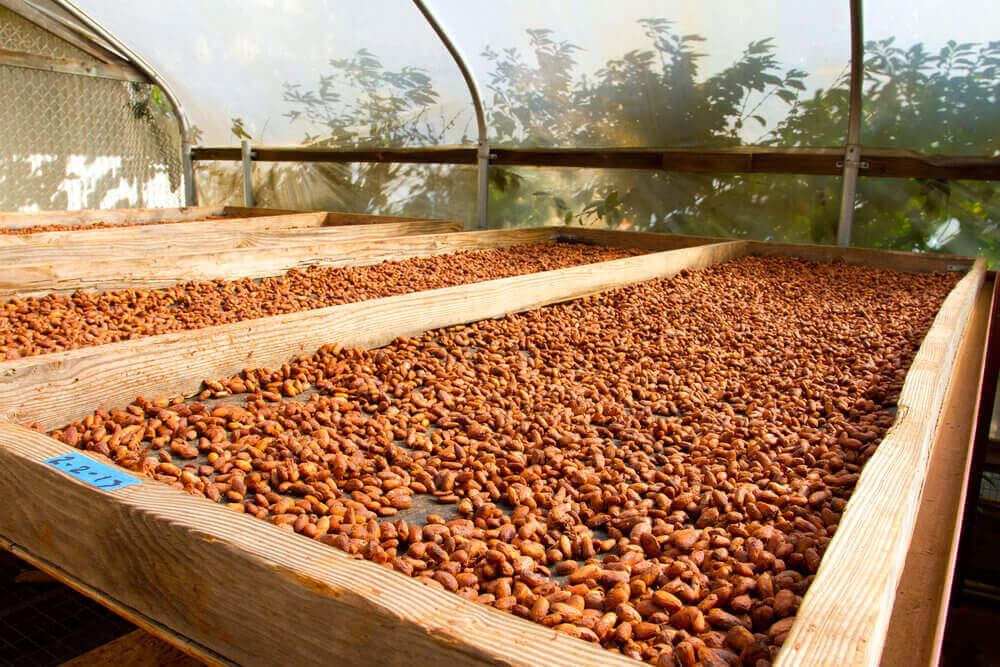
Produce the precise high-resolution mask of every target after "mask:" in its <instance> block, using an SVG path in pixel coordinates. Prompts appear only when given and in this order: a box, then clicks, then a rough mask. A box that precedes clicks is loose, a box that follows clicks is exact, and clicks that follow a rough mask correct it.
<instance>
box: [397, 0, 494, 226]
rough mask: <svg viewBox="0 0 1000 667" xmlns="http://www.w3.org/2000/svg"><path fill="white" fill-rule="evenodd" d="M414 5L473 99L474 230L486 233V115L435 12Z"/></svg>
mask: <svg viewBox="0 0 1000 667" xmlns="http://www.w3.org/2000/svg"><path fill="white" fill-rule="evenodd" d="M413 4H415V5H416V6H417V9H419V10H420V13H421V14H423V15H424V18H425V19H427V22H428V23H429V24H430V25H431V28H433V29H434V32H435V33H437V36H438V37H439V38H440V39H441V42H442V43H443V44H444V47H445V48H446V49H448V53H450V54H451V57H452V59H453V60H454V61H455V64H456V65H458V69H459V70H461V72H462V78H463V79H465V85H466V86H468V88H469V94H470V95H472V104H473V106H474V107H475V108H476V126H477V127H478V130H479V141H478V148H477V151H476V164H477V167H478V170H479V173H478V176H479V178H478V183H479V185H478V187H477V191H476V219H477V228H478V229H486V228H487V226H488V218H487V215H488V213H489V211H488V205H489V203H488V199H487V198H488V196H489V166H490V144H489V139H488V138H487V136H486V113H485V112H484V111H483V102H482V99H481V98H480V95H479V86H478V85H476V79H475V77H473V76H472V72H471V71H470V70H469V67H468V66H467V65H466V63H465V58H464V57H463V56H462V52H461V51H459V49H458V47H457V46H455V44H454V43H453V42H452V41H451V38H449V37H448V33H446V32H445V31H444V28H442V27H441V23H440V22H439V21H438V20H437V17H435V16H434V12H432V11H431V10H430V8H429V7H428V6H427V5H426V4H425V3H424V2H423V0H413Z"/></svg>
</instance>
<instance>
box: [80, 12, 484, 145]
mask: <svg viewBox="0 0 1000 667" xmlns="http://www.w3.org/2000/svg"><path fill="white" fill-rule="evenodd" d="M77 5H78V6H79V7H80V8H81V9H83V10H84V11H85V12H87V13H88V14H89V15H90V16H91V17H92V18H94V19H95V20H97V21H98V22H99V23H101V24H102V25H104V26H105V27H106V28H107V29H108V30H109V31H110V32H111V33H112V34H114V35H115V36H116V37H118V38H119V39H120V40H122V41H123V42H124V43H125V44H126V45H127V46H128V47H129V48H131V49H132V50H134V51H135V52H136V53H137V54H139V55H140V56H141V57H142V58H144V59H145V60H146V61H147V62H149V63H150V64H151V65H152V66H153V67H154V68H155V69H156V70H157V71H158V72H159V73H160V74H161V75H162V76H163V78H164V79H165V80H166V82H167V83H168V84H169V85H170V86H171V88H173V89H174V91H175V92H176V93H177V95H178V97H179V98H180V100H181V104H182V106H184V109H185V111H186V112H187V115H188V116H189V118H190V120H191V122H192V123H193V124H194V126H195V127H196V133H195V134H196V137H195V141H194V142H193V143H195V144H205V145H220V144H221V145H229V144H233V143H239V140H240V138H242V136H243V135H246V136H248V137H250V138H251V139H252V140H253V141H254V142H256V143H259V144H282V145H290V144H315V145H359V146H413V145H433V144H437V143H442V142H443V140H446V141H444V142H445V143H455V142H460V141H462V139H463V135H465V134H469V133H471V136H472V137H474V136H475V129H476V127H475V117H474V115H473V113H472V106H471V105H472V102H471V98H470V97H469V93H468V91H467V90H466V88H465V84H464V83H463V81H462V78H461V75H460V74H459V72H458V70H457V69H456V67H455V63H454V62H453V61H452V60H451V57H450V56H449V55H448V52H447V51H446V50H445V48H444V46H442V44H441V41H440V40H439V39H438V37H437V35H435V34H434V32H433V31H432V30H431V29H430V27H429V26H428V25H427V22H426V21H425V20H424V18H423V16H421V14H420V12H419V11H418V10H417V9H416V7H415V6H414V4H413V3H412V2H410V1H409V0H365V2H338V1H336V0H324V1H311V0H253V1H243V0H212V1H211V2H204V1H201V0H146V1H144V2H134V3H123V2H120V1H119V0H78V2H77ZM470 128H471V129H470Z"/></svg>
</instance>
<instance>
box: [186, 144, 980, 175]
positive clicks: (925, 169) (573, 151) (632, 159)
mask: <svg viewBox="0 0 1000 667" xmlns="http://www.w3.org/2000/svg"><path fill="white" fill-rule="evenodd" d="M254 152H255V154H256V157H255V158H254V159H256V160H258V161H261V162H390V163H397V162H398V163H417V164H459V165H473V164H475V163H476V149H475V148H474V147H468V146H431V147H426V148H391V149H389V148H387V149H381V148H380V149H335V148H317V147H312V146H259V147H255V148H254ZM490 153H491V156H492V157H491V159H490V164H491V165H497V166H520V167H565V168H588V169H655V170H665V171H678V172H694V173H717V174H753V173H758V174H812V175H826V176H839V175H841V173H842V170H843V167H842V166H838V162H840V161H841V160H842V159H843V155H844V151H843V149H842V148H835V147H827V148H820V147H817V148H799V147H780V148H779V147H770V146H733V147H725V148H614V147H611V148H500V147H494V148H491V149H490ZM192 159H194V160H230V161H236V160H239V159H241V156H240V149H239V147H230V146H215V147H210V146H198V147H195V148H193V149H192ZM861 160H862V162H864V163H866V164H867V166H865V167H864V168H863V169H862V170H861V172H860V175H861V176H863V177H885V178H927V179H966V180H1000V158H997V157H987V156H983V157H963V156H947V155H925V154H923V153H917V152H914V151H903V150H897V149H878V148H863V149H862V156H861Z"/></svg>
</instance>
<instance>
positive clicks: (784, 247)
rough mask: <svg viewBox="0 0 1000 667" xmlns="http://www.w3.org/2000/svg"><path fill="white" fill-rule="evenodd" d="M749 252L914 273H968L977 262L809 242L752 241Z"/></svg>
mask: <svg viewBox="0 0 1000 667" xmlns="http://www.w3.org/2000/svg"><path fill="white" fill-rule="evenodd" d="M748 243H749V244H750V245H749V248H750V250H749V252H750V254H753V255H766V256H770V257H798V258H799V259H806V260H810V261H814V262H825V263H830V262H844V263H845V264H854V265H856V266H870V267H872V268H876V269H892V270H893V271H904V272H910V273H923V272H928V271H963V272H964V271H967V270H969V269H970V268H972V265H973V264H974V262H975V259H974V258H972V257H964V256H960V255H946V254H937V253H933V254H932V253H917V252H902V251H898V250H875V249H873V248H851V247H845V246H836V245H814V244H806V243H774V242H772V241H748Z"/></svg>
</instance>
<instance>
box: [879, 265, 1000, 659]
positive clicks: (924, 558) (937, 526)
mask: <svg viewBox="0 0 1000 667" xmlns="http://www.w3.org/2000/svg"><path fill="white" fill-rule="evenodd" d="M995 289H996V285H995V283H993V282H989V283H987V284H985V285H984V286H983V288H982V289H981V290H980V291H979V294H977V296H976V303H975V305H974V307H973V310H972V313H971V316H970V319H969V326H968V327H967V328H966V332H965V336H964V337H963V338H962V342H961V346H960V347H959V350H958V356H957V359H956V362H955V370H954V373H953V375H952V379H951V384H950V386H949V387H948V394H947V396H946V397H945V402H944V410H943V411H942V413H941V426H940V427H939V428H938V433H937V437H936V438H935V441H934V447H933V450H932V452H931V459H930V464H929V466H928V468H927V479H926V480H925V482H924V488H923V492H922V493H921V496H920V509H919V510H918V512H917V522H916V528H915V530H914V533H913V539H912V540H911V541H910V549H909V552H908V554H907V556H906V567H905V568H904V569H903V575H902V577H901V578H900V580H899V587H898V589H897V591H896V599H895V601H894V602H893V605H892V617H891V618H890V620H889V629H888V632H887V635H886V643H885V648H884V649H883V650H882V658H881V660H880V661H879V664H880V665H881V667H897V666H898V667H913V666H916V665H924V666H925V667H935V666H936V665H937V664H938V663H939V662H940V658H941V642H942V641H943V639H944V629H945V621H946V620H947V617H948V602H949V600H950V599H951V595H950V593H951V582H952V576H953V575H954V572H955V556H956V554H957V551H958V539H959V534H960V532H961V526H962V508H963V506H964V503H963V501H964V500H965V496H966V493H967V492H968V486H969V464H970V462H971V456H972V435H973V425H974V424H975V423H976V407H977V405H978V403H979V401H978V399H979V391H980V388H981V387H982V371H983V361H984V358H985V353H986V331H987V327H988V325H989V319H990V306H991V302H992V300H993V292H994V290H995Z"/></svg>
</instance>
